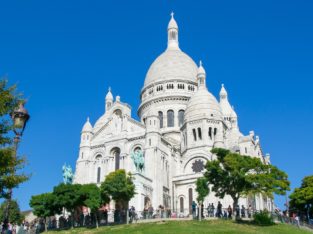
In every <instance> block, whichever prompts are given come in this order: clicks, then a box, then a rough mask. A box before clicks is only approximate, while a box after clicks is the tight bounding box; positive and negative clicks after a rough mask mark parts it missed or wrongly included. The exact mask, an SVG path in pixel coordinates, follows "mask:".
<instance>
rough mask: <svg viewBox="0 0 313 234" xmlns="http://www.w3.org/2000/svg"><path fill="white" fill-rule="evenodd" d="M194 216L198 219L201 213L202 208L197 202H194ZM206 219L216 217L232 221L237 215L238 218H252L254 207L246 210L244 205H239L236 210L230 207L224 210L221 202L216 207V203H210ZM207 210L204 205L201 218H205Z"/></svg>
mask: <svg viewBox="0 0 313 234" xmlns="http://www.w3.org/2000/svg"><path fill="white" fill-rule="evenodd" d="M191 207H192V214H193V217H194V218H196V217H198V215H199V213H200V211H199V210H200V209H199V208H200V207H199V205H197V203H196V202H195V201H193V202H192V205H191ZM206 211H207V212H206V213H207V214H206V217H211V218H212V217H216V218H224V219H232V218H233V215H235V216H236V217H237V218H238V217H240V218H252V215H253V209H252V206H251V205H249V206H248V208H246V207H245V206H244V205H241V207H240V206H239V205H237V206H236V207H235V210H233V208H232V207H231V206H230V205H229V206H228V207H227V208H223V205H222V203H221V202H220V201H218V203H217V205H216V207H215V206H214V203H209V205H208V206H207V208H206ZM204 212H205V209H204V206H203V204H202V205H201V217H202V218H205V215H204Z"/></svg>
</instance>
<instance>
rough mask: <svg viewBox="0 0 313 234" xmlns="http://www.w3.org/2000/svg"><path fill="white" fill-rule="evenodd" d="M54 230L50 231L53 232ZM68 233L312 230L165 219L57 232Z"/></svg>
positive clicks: (288, 232) (277, 232) (289, 232)
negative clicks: (164, 220) (154, 221)
mask: <svg viewBox="0 0 313 234" xmlns="http://www.w3.org/2000/svg"><path fill="white" fill-rule="evenodd" d="M55 233H56V232H50V234H55ZM57 233H58V234H59V233H62V234H67V233H68V234H69V233H86V234H97V233H110V234H111V233H112V234H172V233H173V234H202V233H231V234H235V233H239V234H245V233H255V234H258V233H275V234H280V233H281V234H297V233H308V234H312V233H313V232H311V231H307V230H305V229H298V228H296V227H293V226H290V225H286V224H276V225H273V226H267V227H260V226H255V225H252V224H248V223H246V224H238V223H235V222H233V221H223V220H212V221H201V222H199V221H167V222H159V223H144V224H130V225H117V226H111V227H100V228H99V229H86V228H78V229H73V230H68V231H60V232H57Z"/></svg>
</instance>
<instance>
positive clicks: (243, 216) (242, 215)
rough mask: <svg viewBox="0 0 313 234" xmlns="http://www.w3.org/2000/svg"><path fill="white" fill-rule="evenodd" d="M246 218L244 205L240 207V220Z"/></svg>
mask: <svg viewBox="0 0 313 234" xmlns="http://www.w3.org/2000/svg"><path fill="white" fill-rule="evenodd" d="M245 217H246V208H245V206H244V205H241V218H245Z"/></svg>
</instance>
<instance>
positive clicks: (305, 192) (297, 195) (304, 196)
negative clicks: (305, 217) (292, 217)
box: [290, 175, 313, 211]
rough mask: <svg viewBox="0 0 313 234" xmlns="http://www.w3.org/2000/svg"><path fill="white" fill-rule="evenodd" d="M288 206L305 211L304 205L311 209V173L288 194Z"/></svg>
mask: <svg viewBox="0 0 313 234" xmlns="http://www.w3.org/2000/svg"><path fill="white" fill-rule="evenodd" d="M290 199H291V200H290V207H291V208H296V209H299V210H302V211H305V209H306V205H311V207H312V209H313V175H311V176H306V177H304V178H303V180H302V184H301V186H300V188H296V189H295V190H294V192H293V193H292V194H291V195H290Z"/></svg>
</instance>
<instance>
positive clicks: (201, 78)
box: [197, 60, 206, 88]
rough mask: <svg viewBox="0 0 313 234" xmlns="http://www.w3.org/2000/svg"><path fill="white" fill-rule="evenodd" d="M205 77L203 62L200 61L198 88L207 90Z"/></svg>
mask: <svg viewBox="0 0 313 234" xmlns="http://www.w3.org/2000/svg"><path fill="white" fill-rule="evenodd" d="M205 77H206V73H205V70H204V68H203V66H202V61H201V60H200V62H199V68H198V74H197V78H198V87H199V88H206V85H205Z"/></svg>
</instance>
